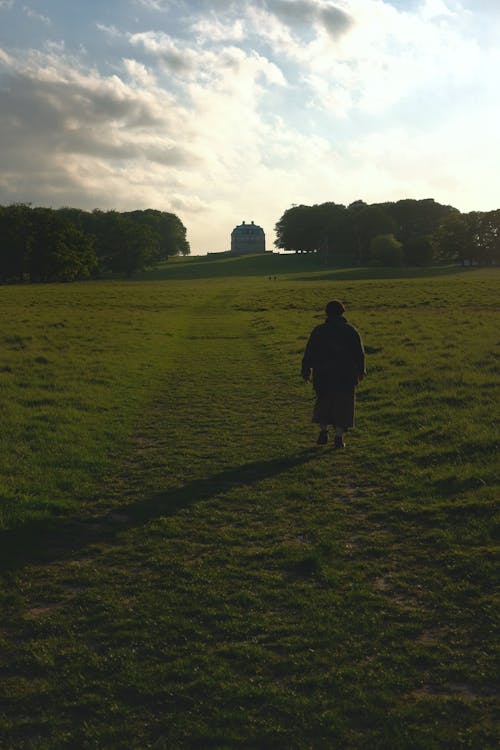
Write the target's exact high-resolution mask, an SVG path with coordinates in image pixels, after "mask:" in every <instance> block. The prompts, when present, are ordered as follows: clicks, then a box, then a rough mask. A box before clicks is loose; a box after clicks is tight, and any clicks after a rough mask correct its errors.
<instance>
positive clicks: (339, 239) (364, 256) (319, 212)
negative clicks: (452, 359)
mask: <svg viewBox="0 0 500 750" xmlns="http://www.w3.org/2000/svg"><path fill="white" fill-rule="evenodd" d="M275 231H276V240H275V245H276V247H278V248H280V249H282V250H287V251H291V252H316V253H318V254H320V255H321V256H323V257H324V259H325V262H329V263H332V264H335V263H355V264H357V265H363V264H367V263H374V264H379V265H401V264H405V265H412V266H413V265H428V264H430V263H433V262H436V261H452V262H460V263H462V264H464V265H465V264H466V263H474V264H484V265H489V264H493V263H498V262H499V261H500V209H497V210H495V211H488V212H480V211H472V212H470V213H461V212H460V211H459V210H458V209H456V208H454V207H453V206H447V205H443V204H440V203H437V202H436V201H434V200H433V199H432V198H428V199H424V200H414V199H404V200H399V201H396V202H386V203H374V204H367V203H365V202H364V201H361V200H359V201H355V202H354V203H351V204H350V205H349V206H344V205H342V204H338V203H331V202H329V203H321V204H317V205H314V206H304V205H300V206H292V207H291V208H289V209H287V210H286V211H285V212H284V214H283V215H282V217H281V218H280V220H279V221H278V222H277V224H276V226H275Z"/></svg>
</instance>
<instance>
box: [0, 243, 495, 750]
mask: <svg viewBox="0 0 500 750" xmlns="http://www.w3.org/2000/svg"><path fill="white" fill-rule="evenodd" d="M209 260H210V263H209V262H208V260H207V259H203V260H195V259H189V261H183V262H181V263H179V264H178V265H175V264H172V265H171V266H168V264H167V266H168V267H165V269H163V270H161V271H160V272H159V276H160V277H163V278H158V279H157V280H153V279H150V280H147V279H145V280H142V281H134V282H128V283H120V282H107V281H106V282H100V283H86V284H73V285H64V286H56V285H50V286H44V287H3V288H2V289H1V292H0V306H1V307H2V310H1V312H2V315H1V316H0V319H1V320H2V321H4V322H3V323H2V328H1V329H0V343H1V345H2V361H1V363H0V382H1V384H2V391H3V394H4V398H3V399H2V426H3V427H2V453H1V458H0V480H1V489H0V495H1V496H2V503H1V508H2V530H1V531H0V566H1V571H2V588H1V591H0V607H1V611H2V615H3V616H2V621H1V623H0V747H2V749H3V747H5V748H9V749H10V748H16V750H17V748H19V749H21V750H24V749H25V748H26V749H27V748H30V749H32V748H36V749H37V750H42V749H43V750H53V749H57V748H83V749H87V748H89V749H90V748H105V749H106V750H107V749H108V748H137V750H142V749H143V748H168V749H169V750H170V748H175V749H176V750H177V748H179V749H182V748H200V749H205V748H218V749H219V748H220V749H222V748H249V749H250V748H252V749H254V748H255V749H259V750H260V748H271V747H273V748H283V750H285V749H286V750H288V749H289V748H290V749H294V748H297V750H298V749H302V748H315V749H316V748H325V749H326V748H342V749H343V748H353V749H356V750H357V749H358V748H360V749H364V748H370V750H372V749H373V748H380V750H382V749H383V750H386V749H387V748H388V749H390V750H392V749H393V748H394V749H396V750H410V749H411V750H414V749H415V750H416V749H418V750H420V749H421V750H429V749H430V750H433V749H434V748H435V749H436V750H438V749H439V750H441V749H442V748H450V750H451V749H455V748H477V750H487V749H488V748H494V747H496V746H497V743H498V725H497V724H496V723H495V716H496V713H495V711H496V709H497V708H498V702H497V699H496V692H495V682H496V676H497V671H498V670H497V669H496V665H495V655H496V653H497V652H496V651H495V646H496V639H495V623H496V614H497V611H498V609H497V607H498V599H496V598H495V596H496V594H495V592H496V590H497V583H496V577H495V576H496V568H495V564H494V563H495V559H494V554H495V544H494V535H495V530H496V529H497V528H498V519H497V517H495V515H494V510H495V505H494V501H495V498H496V497H497V495H498V478H497V477H496V475H495V469H496V463H495V460H496V453H495V451H496V438H497V431H496V424H495V418H496V412H497V408H498V407H497V405H498V354H499V336H498V329H499V327H498V307H497V299H498V280H499V273H498V272H497V271H495V270H492V271H473V272H464V273H451V272H448V273H444V272H443V271H441V270H439V272H437V273H436V274H435V275H434V276H433V275H432V273H430V272H429V273H427V274H426V275H425V276H424V277H422V276H421V275H420V274H419V273H415V274H413V275H412V273H411V272H408V271H406V272H405V275H402V276H401V278H386V279H379V278H377V277H376V276H377V275H380V274H379V273H374V272H372V271H364V270H362V269H361V270H360V272H359V274H358V278H355V274H354V272H352V271H351V272H349V273H348V274H347V275H346V273H345V269H341V270H339V271H337V272H335V275H334V273H333V272H329V273H331V278H324V276H325V271H324V270H323V269H318V268H312V267H310V266H308V265H307V264H309V263H311V259H303V260H304V261H305V263H304V264H302V265H300V264H298V262H297V261H296V259H295V258H286V260H285V262H286V263H288V262H291V261H293V263H296V265H295V266H294V267H293V268H290V266H286V265H285V266H281V267H280V268H281V271H280V270H279V269H278V270H277V271H276V275H277V280H276V281H274V280H272V281H269V278H268V276H269V275H272V276H274V275H275V273H274V269H276V268H278V267H277V265H276V264H277V263H280V262H281V261H280V260H279V259H276V258H274V257H273V256H267V257H266V258H258V259H254V260H252V259H251V258H248V259H243V260H241V259H239V260H237V261H233V263H234V264H235V268H233V269H232V271H233V273H231V268H230V265H228V264H229V260H226V259H225V260H224V264H225V265H224V269H223V272H222V273H221V275H220V276H217V274H216V271H215V270H214V267H215V266H217V264H218V263H220V260H219V259H215V260H211V259H209ZM299 260H300V258H299ZM191 261H192V263H191ZM266 262H268V264H269V265H268V266H266V265H265V263H266ZM252 263H254V264H257V266H259V268H260V269H261V271H262V274H260V273H258V274H257V273H255V274H253V273H252V272H251V270H250V269H251V268H252ZM238 264H241V265H238ZM177 267H178V268H182V269H183V271H182V273H181V275H180V276H179V277H177V276H176V273H180V272H174V271H173V270H171V269H174V268H177ZM202 267H203V268H205V267H206V268H209V269H210V270H209V271H208V272H206V273H205V272H203V273H201V272H200V268H202ZM254 267H255V266H254ZM190 268H192V272H193V278H189V269H190ZM239 268H242V269H246V270H247V271H248V275H241V276H238V274H237V271H236V269H239ZM266 268H267V271H266V270H265V269H266ZM271 268H272V269H273V270H272V271H271ZM449 270H450V271H453V269H449ZM169 274H172V277H171V278H169ZM335 297H338V298H340V299H343V300H344V301H345V302H346V303H347V305H348V310H349V312H348V318H349V319H350V320H351V321H352V322H353V323H354V324H355V325H356V326H357V327H358V328H359V329H360V331H361V332H362V334H363V337H364V340H365V344H366V347H367V352H368V355H367V360H368V371H369V374H368V377H367V378H366V380H365V381H364V383H363V385H362V387H361V388H360V389H359V398H358V409H357V428H356V430H355V431H353V432H352V434H351V433H349V435H348V440H347V442H348V448H347V449H346V450H345V451H344V452H340V453H335V452H333V451H332V449H331V447H330V446H327V447H326V448H317V447H316V446H315V445H314V440H315V437H316V431H315V428H314V426H313V425H311V423H310V411H311V406H312V392H311V389H310V386H306V385H305V384H303V383H302V382H301V380H300V378H299V376H298V374H299V369H300V359H301V356H302V352H303V348H304V345H305V342H306V339H307V336H308V334H309V331H310V329H311V328H312V326H313V325H315V324H316V323H317V322H319V321H320V320H321V319H322V309H323V307H324V304H325V302H326V301H327V300H328V299H331V298H335Z"/></svg>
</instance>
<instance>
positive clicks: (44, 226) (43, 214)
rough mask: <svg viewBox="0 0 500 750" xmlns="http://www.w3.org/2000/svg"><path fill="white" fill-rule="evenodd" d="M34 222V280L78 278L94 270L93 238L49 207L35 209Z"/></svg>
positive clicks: (31, 258) (31, 264)
mask: <svg viewBox="0 0 500 750" xmlns="http://www.w3.org/2000/svg"><path fill="white" fill-rule="evenodd" d="M31 222H32V229H33V237H32V243H31V249H30V253H29V258H28V273H29V277H30V280H31V281H74V280H75V279H80V278H86V277H88V276H89V275H90V274H91V273H92V271H93V270H94V268H95V266H96V256H95V252H94V247H93V242H92V239H91V238H90V237H88V236H87V235H85V234H84V233H83V232H81V231H80V230H79V229H77V228H76V227H75V226H74V225H73V224H71V223H70V222H69V221H68V220H67V219H64V218H63V217H62V216H59V215H58V214H57V212H56V211H53V210H52V209H49V208H35V209H33V210H32V211H31Z"/></svg>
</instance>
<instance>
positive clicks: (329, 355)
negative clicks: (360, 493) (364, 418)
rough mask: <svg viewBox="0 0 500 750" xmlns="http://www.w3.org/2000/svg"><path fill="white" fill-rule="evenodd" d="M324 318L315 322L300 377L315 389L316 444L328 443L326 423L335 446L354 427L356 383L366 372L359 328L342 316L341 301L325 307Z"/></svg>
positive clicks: (342, 446)
mask: <svg viewBox="0 0 500 750" xmlns="http://www.w3.org/2000/svg"><path fill="white" fill-rule="evenodd" d="M325 312H326V322H325V323H322V324H321V325H318V326H316V327H315V328H314V329H313V330H312V332H311V335H310V337H309V341H308V342H307V346H306V349H305V352H304V357H303V359H302V377H303V378H304V380H305V382H306V383H308V382H309V380H310V378H311V372H312V384H313V388H314V391H315V393H316V402H315V404H314V410H313V417H312V421H313V422H314V423H316V424H319V427H320V432H319V435H318V439H317V443H318V445H326V444H327V443H328V426H329V425H332V426H333V427H334V429H335V438H334V447H335V448H345V443H344V433H345V432H346V430H347V429H349V427H354V407H355V400H356V395H355V391H356V386H357V385H358V383H359V382H360V381H361V380H363V378H364V376H365V375H366V369H365V351H364V348H363V342H362V340H361V336H360V335H359V333H358V331H357V330H356V329H355V328H354V326H352V325H350V323H348V322H347V320H346V319H345V317H344V312H345V307H344V305H343V304H342V302H339V301H338V300H333V301H332V302H329V303H328V304H327V306H326V309H325Z"/></svg>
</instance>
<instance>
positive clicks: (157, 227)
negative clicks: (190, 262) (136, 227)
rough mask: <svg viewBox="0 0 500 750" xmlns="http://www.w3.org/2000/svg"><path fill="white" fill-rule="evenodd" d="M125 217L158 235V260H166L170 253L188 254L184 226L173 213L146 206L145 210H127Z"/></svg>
mask: <svg viewBox="0 0 500 750" xmlns="http://www.w3.org/2000/svg"><path fill="white" fill-rule="evenodd" d="M124 217H125V218H129V219H132V220H133V221H135V222H137V223H138V224H141V225H142V226H146V227H149V229H151V231H152V232H154V233H155V234H156V235H157V237H158V248H159V250H158V260H167V258H169V256H171V255H189V253H190V247H189V242H188V241H187V239H186V227H185V226H184V224H183V223H182V221H181V220H180V219H179V217H178V216H176V215H175V214H171V213H168V212H166V211H156V210H154V209H152V208H148V209H146V210H145V211H129V212H127V213H125V214H124Z"/></svg>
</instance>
